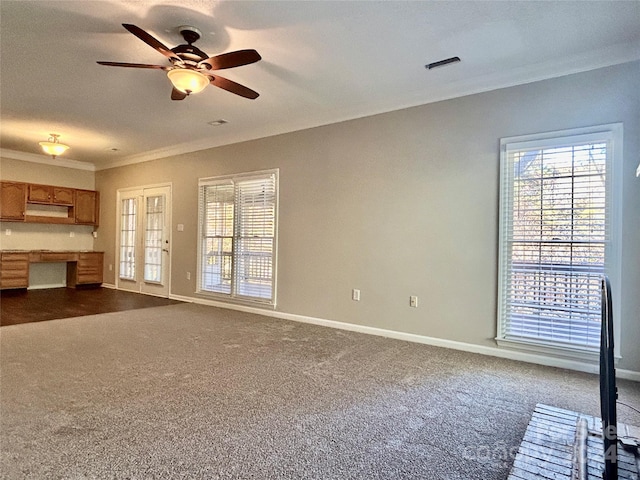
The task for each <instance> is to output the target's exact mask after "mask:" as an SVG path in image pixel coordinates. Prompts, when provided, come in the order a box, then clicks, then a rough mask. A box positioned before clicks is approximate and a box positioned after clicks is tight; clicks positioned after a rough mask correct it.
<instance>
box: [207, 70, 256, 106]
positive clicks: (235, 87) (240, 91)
mask: <svg viewBox="0 0 640 480" xmlns="http://www.w3.org/2000/svg"><path fill="white" fill-rule="evenodd" d="M210 83H211V84H212V85H215V86H216V87H219V88H222V89H223V90H226V91H227V92H231V93H235V94H236V95H240V96H241V97H245V98H250V99H251V100H255V99H256V98H258V96H259V95H260V94H259V93H258V92H254V91H253V90H251V89H250V88H247V87H245V86H244V85H240V84H239V83H236V82H234V81H232V80H228V79H226V78H223V77H219V76H217V75H216V76H215V77H213V76H212V77H211V82H210Z"/></svg>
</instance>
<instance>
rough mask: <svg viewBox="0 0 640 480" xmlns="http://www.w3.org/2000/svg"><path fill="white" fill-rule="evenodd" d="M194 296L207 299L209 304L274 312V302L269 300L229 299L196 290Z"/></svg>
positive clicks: (221, 295) (228, 297) (217, 294)
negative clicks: (214, 303)
mask: <svg viewBox="0 0 640 480" xmlns="http://www.w3.org/2000/svg"><path fill="white" fill-rule="evenodd" d="M195 294H196V295H197V296H198V297H200V298H203V299H207V300H209V301H211V302H218V303H221V304H225V303H226V304H233V305H244V306H247V307H255V308H264V309H269V310H275V309H276V304H275V302H271V301H269V300H259V299H256V300H254V299H251V298H248V297H231V296H229V295H224V294H219V293H214V292H207V291H204V290H198V291H196V292H195Z"/></svg>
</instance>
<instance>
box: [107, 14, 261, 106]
mask: <svg viewBox="0 0 640 480" xmlns="http://www.w3.org/2000/svg"><path fill="white" fill-rule="evenodd" d="M122 26H123V27H124V28H126V29H127V30H129V32H131V33H133V34H134V35H135V36H136V37H138V38H139V39H140V40H142V41H143V42H145V43H146V44H147V45H149V46H151V47H152V48H153V49H154V50H156V51H158V52H160V53H161V54H162V55H164V56H165V57H167V58H168V59H169V61H170V62H171V64H170V65H148V64H145V63H122V62H97V63H99V64H100V65H107V66H112V67H130V68H151V69H157V70H164V71H166V72H167V76H168V77H169V80H171V83H172V84H173V90H172V91H171V99H172V100H183V99H185V98H186V97H188V96H189V95H190V94H192V93H198V92H199V91H201V90H203V89H204V88H205V87H206V86H207V85H209V84H211V85H215V86H216V87H219V88H222V89H223V90H227V91H228V92H231V93H235V94H236V95H240V96H241V97H245V98H250V99H252V100H253V99H256V98H258V95H259V94H258V92H255V91H253V90H251V89H250V88H248V87H245V86H244V85H240V84H239V83H236V82H234V81H232V80H228V79H226V78H223V77H221V76H219V75H217V74H216V75H214V74H213V73H212V71H213V70H222V69H225V68H233V67H240V66H242V65H248V64H250V63H255V62H257V61H259V60H261V59H262V57H261V56H260V54H258V52H256V51H255V50H237V51H235V52H228V53H223V54H221V55H215V56H213V57H209V55H207V54H206V53H205V52H203V51H202V50H200V49H199V48H198V47H196V46H194V45H193V43H194V42H195V41H196V40H198V39H199V38H200V31H199V30H198V29H197V28H195V27H191V26H187V25H185V26H181V27H179V31H180V34H181V35H182V37H183V38H184V40H185V42H187V43H186V44H183V45H178V46H177V47H174V48H171V49H169V48H168V47H166V46H165V45H163V44H162V42H160V41H159V40H158V39H156V38H154V37H153V36H151V35H150V34H149V33H147V32H145V31H144V30H142V29H141V28H140V27H137V26H135V25H131V24H129V23H123V24H122Z"/></svg>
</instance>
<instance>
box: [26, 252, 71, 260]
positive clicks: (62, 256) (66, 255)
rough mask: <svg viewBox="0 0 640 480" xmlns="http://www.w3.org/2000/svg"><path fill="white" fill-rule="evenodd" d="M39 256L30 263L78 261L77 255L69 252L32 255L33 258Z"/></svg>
mask: <svg viewBox="0 0 640 480" xmlns="http://www.w3.org/2000/svg"><path fill="white" fill-rule="evenodd" d="M36 255H38V256H39V258H38V259H37V260H36V259H35V258H32V260H31V261H35V262H76V261H77V260H78V254H77V253H70V252H39V253H34V254H33V256H34V257H35V256H36Z"/></svg>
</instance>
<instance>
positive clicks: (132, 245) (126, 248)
mask: <svg viewBox="0 0 640 480" xmlns="http://www.w3.org/2000/svg"><path fill="white" fill-rule="evenodd" d="M136 204H137V202H136V199H135V198H125V199H124V200H122V209H121V213H120V278H122V279H124V280H135V278H136V221H137V220H136V215H137V213H136Z"/></svg>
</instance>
